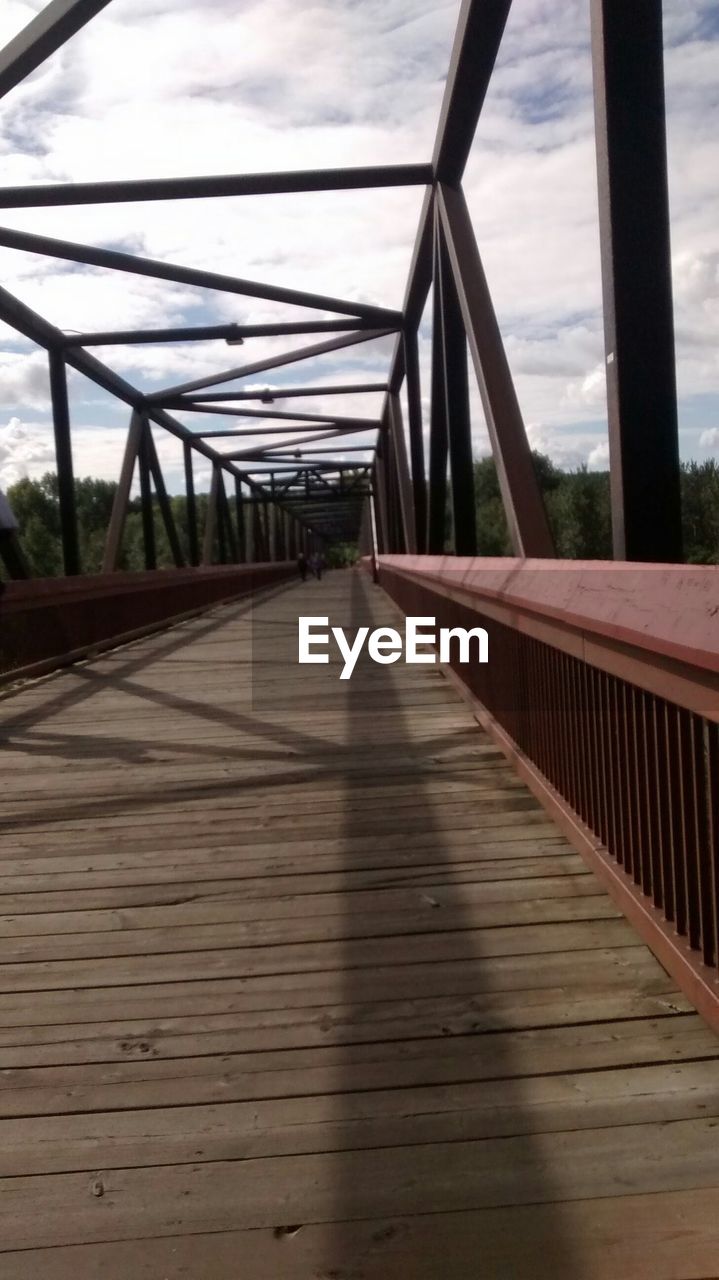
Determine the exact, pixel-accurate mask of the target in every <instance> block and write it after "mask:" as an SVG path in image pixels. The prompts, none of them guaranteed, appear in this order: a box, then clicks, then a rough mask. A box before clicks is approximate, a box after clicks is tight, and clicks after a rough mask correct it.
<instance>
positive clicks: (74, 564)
mask: <svg viewBox="0 0 719 1280" xmlns="http://www.w3.org/2000/svg"><path fill="white" fill-rule="evenodd" d="M48 357H49V362H50V396H51V399H52V422H53V430H54V432H55V460H56V464H57V487H58V501H59V505H60V536H61V538H62V559H63V565H64V568H65V573H66V574H67V575H70V574H76V573H79V572H80V548H79V544H78V533H77V508H76V503H75V474H74V471H73V464H72V440H71V437H70V406H69V401H68V396H67V370H66V367H65V359H64V356H63V354H62V352H61V351H58V350H56V349H54V348H51V349H50V351H49V352H48Z"/></svg>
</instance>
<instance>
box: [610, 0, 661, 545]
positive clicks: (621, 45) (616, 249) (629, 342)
mask: <svg viewBox="0 0 719 1280" xmlns="http://www.w3.org/2000/svg"><path fill="white" fill-rule="evenodd" d="M591 17H592V60H593V68H594V104H595V126H596V140H597V171H598V183H599V231H600V242H601V252H602V286H603V292H604V343H605V357H606V370H607V402H608V418H609V458H610V473H611V494H612V522H613V533H614V555H615V558H616V559H618V560H654V561H678V560H681V559H682V531H681V505H680V468H679V440H678V425H677V396H676V372H675V362H674V320H673V308H672V282H671V258H670V236H669V196H668V188H667V151H666V127H665V111H664V66H663V41H662V4H661V0H634V3H632V4H627V3H626V0H591Z"/></svg>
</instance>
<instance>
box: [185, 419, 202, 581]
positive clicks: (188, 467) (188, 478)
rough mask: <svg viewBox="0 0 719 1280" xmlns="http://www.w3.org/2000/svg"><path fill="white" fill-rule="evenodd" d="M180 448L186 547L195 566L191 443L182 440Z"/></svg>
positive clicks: (197, 547)
mask: <svg viewBox="0 0 719 1280" xmlns="http://www.w3.org/2000/svg"><path fill="white" fill-rule="evenodd" d="M182 450H183V455H184V460H185V493H186V499H185V501H186V507H185V513H186V519H187V548H188V551H189V558H190V564H192V565H195V566H196V565H198V564H199V563H200V542H199V538H198V536H197V501H196V498H195V477H194V473H193V468H192V445H191V444H190V441H189V440H185V441H183V445H182Z"/></svg>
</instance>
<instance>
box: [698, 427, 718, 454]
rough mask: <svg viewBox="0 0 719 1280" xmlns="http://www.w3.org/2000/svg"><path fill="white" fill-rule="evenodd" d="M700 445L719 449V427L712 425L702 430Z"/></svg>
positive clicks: (702, 447) (705, 447)
mask: <svg viewBox="0 0 719 1280" xmlns="http://www.w3.org/2000/svg"><path fill="white" fill-rule="evenodd" d="M699 447H700V448H701V449H719V427H710V428H709V430H708V431H702V433H701V435H700V437H699Z"/></svg>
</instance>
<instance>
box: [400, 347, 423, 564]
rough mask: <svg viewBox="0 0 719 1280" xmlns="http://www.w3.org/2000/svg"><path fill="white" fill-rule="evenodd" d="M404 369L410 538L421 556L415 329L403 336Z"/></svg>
mask: <svg viewBox="0 0 719 1280" xmlns="http://www.w3.org/2000/svg"><path fill="white" fill-rule="evenodd" d="M404 366H405V376H406V379H407V411H408V428H409V452H410V459H411V463H412V493H413V497H414V523H415V529H414V537H415V544H416V547H417V551H418V553H419V554H420V555H424V553H425V551H426V549H427V480H426V477H425V472H424V440H423V436H422V391H421V386H420V378H419V352H418V344H417V330H416V329H408V330H406V332H405V334H404Z"/></svg>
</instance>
